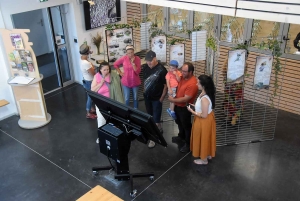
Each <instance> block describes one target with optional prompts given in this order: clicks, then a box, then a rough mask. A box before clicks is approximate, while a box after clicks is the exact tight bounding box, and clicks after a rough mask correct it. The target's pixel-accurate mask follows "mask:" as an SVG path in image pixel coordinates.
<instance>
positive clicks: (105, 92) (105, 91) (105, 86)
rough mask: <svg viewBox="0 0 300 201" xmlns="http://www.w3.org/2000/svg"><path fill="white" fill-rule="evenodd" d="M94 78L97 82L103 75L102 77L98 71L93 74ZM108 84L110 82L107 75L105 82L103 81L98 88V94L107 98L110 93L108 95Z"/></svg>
mask: <svg viewBox="0 0 300 201" xmlns="http://www.w3.org/2000/svg"><path fill="white" fill-rule="evenodd" d="M95 78H96V81H97V83H100V82H101V80H102V79H103V77H102V75H101V74H100V73H97V74H96V75H95ZM109 84H110V76H107V77H106V78H105V82H104V83H103V85H102V86H101V87H100V89H99V90H98V94H101V95H103V96H106V97H108V98H109V97H110V95H109V88H108V85H109Z"/></svg>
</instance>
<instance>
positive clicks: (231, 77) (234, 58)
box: [227, 50, 247, 82]
mask: <svg viewBox="0 0 300 201" xmlns="http://www.w3.org/2000/svg"><path fill="white" fill-rule="evenodd" d="M246 53H247V52H246V50H233V51H229V53H228V69H227V82H234V81H236V80H237V79H239V78H242V77H243V76H244V73H245V66H246Z"/></svg>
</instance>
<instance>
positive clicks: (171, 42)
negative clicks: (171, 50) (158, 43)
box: [167, 37, 185, 45]
mask: <svg viewBox="0 0 300 201" xmlns="http://www.w3.org/2000/svg"><path fill="white" fill-rule="evenodd" d="M184 41H185V39H181V38H174V37H168V38H167V43H168V44H169V45H175V44H176V43H183V42H184Z"/></svg>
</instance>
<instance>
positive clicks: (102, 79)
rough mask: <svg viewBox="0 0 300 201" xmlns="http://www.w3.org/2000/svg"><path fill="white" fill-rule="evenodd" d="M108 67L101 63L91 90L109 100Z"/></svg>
mask: <svg viewBox="0 0 300 201" xmlns="http://www.w3.org/2000/svg"><path fill="white" fill-rule="evenodd" d="M110 71H111V70H110V67H109V64H108V63H107V64H106V63H105V62H102V63H101V65H100V67H99V72H98V73H97V74H96V75H95V76H94V79H93V82H92V86H91V90H92V91H95V92H97V93H98V94H101V95H103V96H106V97H108V98H110V94H109V84H110Z"/></svg>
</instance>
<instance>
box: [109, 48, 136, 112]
mask: <svg viewBox="0 0 300 201" xmlns="http://www.w3.org/2000/svg"><path fill="white" fill-rule="evenodd" d="M121 64H122V65H123V71H124V72H122V71H121V70H120V69H119V66H120V65H121ZM114 67H115V68H116V70H117V71H118V73H119V75H120V76H121V77H122V79H121V83H122V88H123V93H124V98H125V103H126V105H129V97H130V91H131V89H132V92H133V107H134V108H135V109H138V103H139V102H138V90H139V86H140V84H141V79H140V76H139V74H140V72H141V59H140V58H139V57H138V56H135V55H134V48H133V46H132V45H128V46H126V55H125V56H123V57H121V58H120V59H118V60H117V61H116V62H115V63H114Z"/></svg>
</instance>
